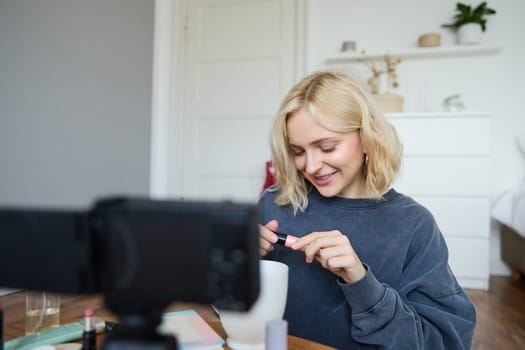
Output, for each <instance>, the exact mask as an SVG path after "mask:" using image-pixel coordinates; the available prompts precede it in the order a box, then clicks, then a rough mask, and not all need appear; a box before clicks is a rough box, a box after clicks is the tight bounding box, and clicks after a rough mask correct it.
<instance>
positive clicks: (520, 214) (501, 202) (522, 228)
mask: <svg viewBox="0 0 525 350" xmlns="http://www.w3.org/2000/svg"><path fill="white" fill-rule="evenodd" d="M492 217H493V218H494V219H496V220H498V221H499V222H501V223H503V224H505V225H507V226H509V227H510V228H512V229H514V231H516V232H517V233H518V234H519V235H521V236H522V237H525V180H524V181H523V182H522V183H521V184H519V185H518V186H516V187H515V188H513V189H511V190H509V191H507V192H505V193H504V194H503V195H502V196H501V198H499V199H498V200H497V201H496V204H495V205H494V207H493V208H492Z"/></svg>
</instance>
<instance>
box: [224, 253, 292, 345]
mask: <svg viewBox="0 0 525 350" xmlns="http://www.w3.org/2000/svg"><path fill="white" fill-rule="evenodd" d="M259 272H260V282H261V284H260V285H261V287H260V292H259V297H258V298H257V300H256V301H255V303H254V304H253V306H252V307H251V308H250V310H248V311H246V312H238V311H226V310H219V314H220V320H221V323H222V326H223V328H224V330H225V332H226V335H227V340H226V342H227V344H228V346H229V347H230V348H232V349H234V350H264V345H265V344H264V342H265V334H264V333H265V329H266V323H267V322H268V321H271V320H281V319H282V318H283V315H284V308H285V306H286V296H287V294H288V266H287V265H285V264H283V263H280V262H276V261H270V260H261V261H260V262H259Z"/></svg>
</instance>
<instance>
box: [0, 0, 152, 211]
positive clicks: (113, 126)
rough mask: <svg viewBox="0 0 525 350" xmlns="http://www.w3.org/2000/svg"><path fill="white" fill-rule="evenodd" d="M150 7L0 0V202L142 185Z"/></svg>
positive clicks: (60, 200) (44, 201)
mask: <svg viewBox="0 0 525 350" xmlns="http://www.w3.org/2000/svg"><path fill="white" fill-rule="evenodd" d="M153 10H154V2H150V1H142V0H133V1H130V0H109V1H108V0H91V1H84V0H24V1H12V0H0V205H38V206H40V205H57V206H65V205H68V206H69V205H75V206H77V205H81V206H85V205H88V204H91V202H92V201H93V200H94V199H95V198H98V197H101V196H107V195H113V194H136V195H147V194H148V191H149V160H150V156H149V149H150V118H151V81H152V53H153V23H154V11H153Z"/></svg>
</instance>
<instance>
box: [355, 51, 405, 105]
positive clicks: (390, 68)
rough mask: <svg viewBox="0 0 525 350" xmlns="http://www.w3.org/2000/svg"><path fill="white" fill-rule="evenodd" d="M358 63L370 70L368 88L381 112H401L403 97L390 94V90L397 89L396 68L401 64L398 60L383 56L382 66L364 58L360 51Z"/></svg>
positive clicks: (363, 53) (364, 53) (364, 54)
mask: <svg viewBox="0 0 525 350" xmlns="http://www.w3.org/2000/svg"><path fill="white" fill-rule="evenodd" d="M361 55H362V57H361V59H360V61H361V62H363V63H364V64H366V66H367V67H368V68H369V69H370V72H371V76H370V78H369V79H368V87H369V88H370V91H371V92H372V94H373V95H374V97H375V98H376V101H377V103H378V104H379V106H380V107H381V109H382V110H383V112H403V97H402V96H400V95H397V94H394V93H392V92H391V89H396V88H398V87H399V81H398V76H397V71H396V67H397V65H399V64H400V63H401V59H400V58H395V59H394V58H393V57H392V56H390V55H388V54H385V55H384V56H383V64H382V65H381V66H379V65H378V62H375V61H374V60H372V59H370V58H369V57H367V56H366V51H365V50H362V51H361Z"/></svg>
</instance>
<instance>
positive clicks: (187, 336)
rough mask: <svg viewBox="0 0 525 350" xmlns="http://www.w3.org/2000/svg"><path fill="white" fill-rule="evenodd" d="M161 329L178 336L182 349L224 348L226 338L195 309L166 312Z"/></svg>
mask: <svg viewBox="0 0 525 350" xmlns="http://www.w3.org/2000/svg"><path fill="white" fill-rule="evenodd" d="M159 330H160V332H161V333H162V334H172V335H174V336H176V337H177V342H178V346H179V349H180V350H223V345H224V340H223V339H222V338H221V337H220V336H219V334H217V332H215V331H214V330H213V328H211V327H210V325H209V324H207V323H206V321H204V319H203V318H202V317H201V316H200V315H199V314H198V313H197V312H196V311H195V310H183V311H175V312H167V313H165V314H164V315H163V317H162V323H161V325H160V329H159Z"/></svg>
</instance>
